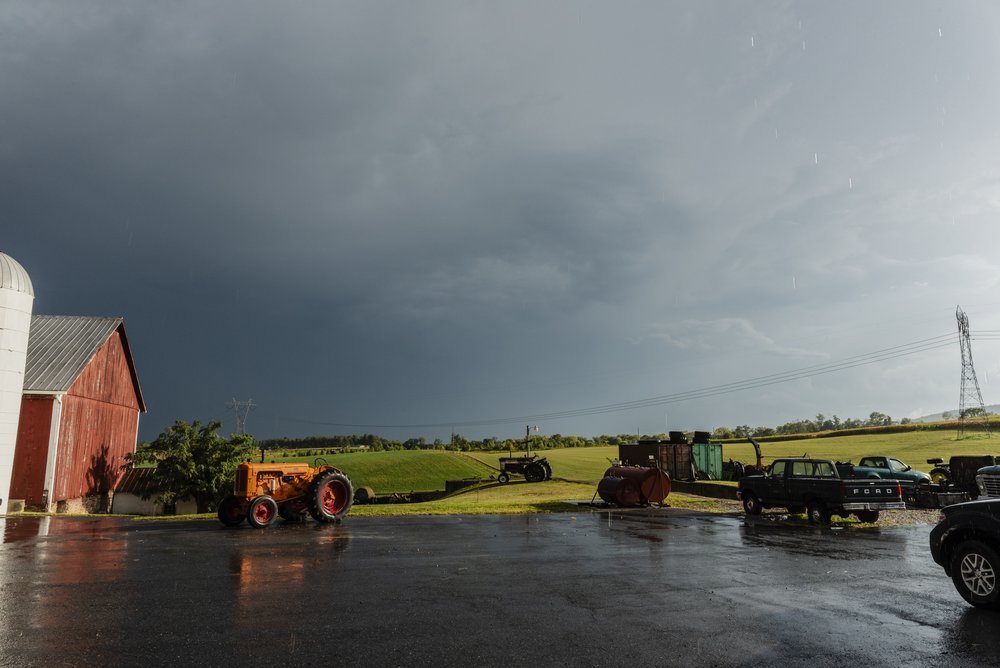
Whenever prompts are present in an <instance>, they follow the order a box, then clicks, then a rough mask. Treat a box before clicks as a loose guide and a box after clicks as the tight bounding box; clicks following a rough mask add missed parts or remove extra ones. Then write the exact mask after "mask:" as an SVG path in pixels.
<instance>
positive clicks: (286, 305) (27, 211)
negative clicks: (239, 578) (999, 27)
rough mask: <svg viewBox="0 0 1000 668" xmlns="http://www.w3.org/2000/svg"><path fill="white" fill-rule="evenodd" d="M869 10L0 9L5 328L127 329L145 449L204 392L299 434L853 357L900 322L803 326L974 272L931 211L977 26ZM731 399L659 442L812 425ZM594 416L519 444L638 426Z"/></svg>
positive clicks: (943, 294) (272, 431)
mask: <svg viewBox="0 0 1000 668" xmlns="http://www.w3.org/2000/svg"><path fill="white" fill-rule="evenodd" d="M901 7H903V5H898V6H896V5H892V6H888V7H884V8H883V7H876V8H870V7H868V6H867V5H864V4H854V3H847V4H846V5H844V6H842V7H838V8H837V9H832V8H823V7H817V6H813V5H810V4H799V3H771V4H766V5H754V6H747V7H734V6H732V5H731V4H729V3H719V4H715V3H690V4H681V5H676V4H675V5H670V6H667V5H663V4H661V3H648V4H637V5H634V6H632V7H631V8H630V9H629V10H628V11H624V10H622V9H620V8H616V7H612V6H610V5H600V4H579V3H566V4H544V5H537V4H531V3H524V4H519V3H507V4H504V5H500V6H489V5H475V4H467V3H444V2H440V3H439V2H434V3H421V4H419V5H411V4H405V3H398V4H381V3H378V4H376V3H346V2H345V3H298V4H296V5H294V6H291V7H290V6H284V5H276V4H267V3H212V4H200V3H171V4H168V5H163V4H155V5H153V4H148V5H141V4H129V5H121V4H117V3H99V2H91V3H69V2H67V3H23V4H9V5H7V6H6V7H5V8H4V9H3V10H2V13H0V31H2V37H3V39H2V40H0V59H2V68H0V91H2V93H3V94H2V95H0V119H2V121H3V124H4V128H5V132H4V133H3V136H2V138H0V183H2V184H3V185H2V186H0V187H2V193H3V202H4V208H3V216H4V218H5V220H7V221H10V223H9V224H7V225H5V230H4V237H3V246H4V249H5V250H7V251H8V252H9V253H10V254H11V255H12V256H14V257H15V258H17V259H18V260H19V261H20V262H21V263H22V264H23V265H24V266H25V267H26V268H27V269H28V271H29V272H30V273H31V275H32V278H33V280H34V282H35V285H36V290H37V292H38V297H37V304H36V312H47V313H81V314H121V315H124V316H125V317H126V324H127V327H128V328H129V333H130V336H131V337H132V338H133V340H134V341H133V345H134V348H135V350H136V353H137V355H138V357H139V364H140V373H141V378H142V380H143V384H144V389H145V390H146V394H147V397H148V398H149V400H150V401H149V403H150V405H151V407H152V412H151V414H150V416H148V418H146V419H145V420H144V425H143V429H144V433H145V434H146V435H150V434H149V433H148V432H153V433H155V431H156V430H158V429H160V428H161V427H162V426H163V425H164V424H166V423H168V422H170V421H171V420H173V419H175V418H186V419H192V418H195V417H203V418H208V417H215V416H217V415H223V414H224V413H225V410H224V408H223V406H224V403H225V401H226V399H228V398H230V397H231V396H233V395H241V396H253V397H254V398H255V399H256V400H257V401H258V403H259V404H260V406H261V408H260V409H259V412H258V418H257V419H258V420H259V421H260V423H259V426H260V430H261V432H262V434H263V435H280V434H284V433H308V432H313V431H317V430H319V431H322V430H323V429H324V428H323V427H322V426H321V425H313V426H310V425H308V424H304V423H296V422H292V421H290V418H303V419H306V420H312V421H314V422H322V421H336V420H341V421H351V422H365V423H376V424H391V423H415V422H419V423H423V422H439V421H446V420H450V419H456V420H457V419H471V418H492V417H497V416H511V415H521V414H524V413H528V412H538V411H539V410H558V409H567V408H577V407H580V406H588V405H594V404H600V403H610V402H614V401H622V400H628V399H632V398H636V397H642V396H654V395H659V394H663V393H665V392H667V391H677V390H684V389H689V388H691V387H696V386H702V385H706V384H710V383H711V382H725V381H727V380H732V379H733V378H738V377H745V376H752V375H755V374H756V373H759V371H760V365H761V364H763V365H774V364H791V365H794V364H796V363H800V362H801V361H802V360H803V359H815V358H823V357H824V356H825V357H827V358H832V357H836V356H837V355H838V354H852V353H856V352H859V350H860V351H864V350H868V349H870V348H871V349H873V348H877V347H879V345H880V343H879V342H880V341H881V340H882V339H890V340H892V341H893V342H895V340H896V338H897V337H905V336H908V333H907V332H906V331H905V328H903V331H900V330H899V329H898V328H893V329H892V330H891V331H885V332H881V333H880V334H879V337H878V341H879V342H875V341H874V340H873V339H872V338H869V339H868V340H857V341H853V342H852V343H851V345H852V346H856V347H853V348H845V349H839V348H838V347H837V346H835V345H832V344H831V342H830V340H829V337H819V338H816V327H817V326H818V325H817V323H824V322H829V320H830V318H832V317H833V318H835V319H838V320H839V319H840V317H842V316H840V315H836V316H833V315H831V313H837V314H842V313H850V314H851V315H850V317H851V318H854V319H856V320H857V321H858V322H862V323H871V322H872V321H875V320H877V319H878V318H879V317H881V315H882V314H884V313H885V311H886V306H885V305H886V303H893V304H897V305H898V306H899V308H900V309H901V311H902V312H904V313H905V312H907V309H910V308H913V306H912V305H913V304H918V303H919V304H927V303H930V302H933V303H934V304H935V305H945V304H950V303H951V302H952V301H955V300H956V294H957V293H958V292H960V286H961V285H962V284H963V283H964V284H966V285H968V280H964V281H963V278H965V279H971V280H974V281H975V283H976V284H977V285H984V286H988V285H993V284H994V283H995V281H996V278H997V276H998V273H1000V272H998V271H997V266H996V264H995V263H994V262H992V261H990V260H986V259H984V258H982V257H981V256H980V255H979V254H977V253H976V252H974V251H970V250H969V249H968V248H965V247H963V246H961V244H958V243H953V242H952V241H950V239H951V238H952V237H951V235H950V234H949V232H948V231H947V230H946V229H943V228H942V224H943V222H944V223H947V224H949V225H950V224H952V222H953V221H954V220H956V218H957V220H958V223H959V224H964V225H966V226H967V227H966V229H967V230H968V229H970V227H971V228H972V229H974V230H976V231H977V232H979V233H980V234H986V235H988V236H989V237H990V238H992V239H995V238H996V232H995V227H988V225H989V221H990V220H992V218H991V214H992V213H994V212H995V210H996V202H997V201H998V197H997V183H998V180H997V175H996V170H995V168H994V167H992V166H991V165H992V161H993V157H992V156H993V155H994V154H995V150H994V149H995V148H996V144H997V137H996V133H995V132H994V131H993V130H990V129H989V128H990V127H991V125H990V123H991V121H989V120H988V119H991V118H993V117H995V113H993V112H996V111H998V109H997V107H998V106H1000V100H998V97H997V94H996V91H995V90H993V91H992V92H986V93H984V91H983V86H981V85H980V84H979V81H980V80H981V79H982V78H983V77H987V76H989V75H988V72H985V71H984V70H983V69H982V68H981V66H980V65H979V63H984V62H991V56H994V55H996V48H995V46H994V45H993V44H992V42H991V41H990V40H989V39H987V36H988V35H989V34H990V32H989V30H988V28H987V27H988V26H989V25H991V24H995V22H996V16H995V13H994V12H993V11H992V10H990V9H989V8H988V7H983V6H978V5H977V6H972V7H969V8H967V9H966V10H963V11H955V12H949V13H948V15H946V16H942V15H940V13H938V12H937V11H936V10H935V9H934V7H935V6H933V5H929V4H922V3H918V4H917V5H916V6H913V7H911V5H909V4H907V5H905V7H906V8H907V11H905V12H903V13H902V14H903V16H902V18H901V17H900V13H899V12H898V11H896V10H897V9H900V8H901ZM983 26H987V27H983ZM953 35H954V37H952V36H953ZM946 37H947V38H950V39H946ZM973 100H975V104H973ZM942 110H944V111H942ZM984 132H985V133H986V134H985V135H984ZM949 308H953V305H952V306H950V307H949ZM942 313H944V315H945V318H944V322H943V325H942V326H943V327H948V326H949V324H948V321H947V313H946V310H942ZM936 330H937V328H936ZM933 333H934V334H937V333H939V332H938V331H934V332H933ZM699 338H700V339H701V343H700V345H699V344H697V343H695V342H697V341H698V339H699ZM678 341H686V342H692V343H691V345H689V346H687V347H686V348H685V349H684V350H682V351H680V352H679V349H678V347H677V346H675V345H672V344H671V342H673V343H676V342H678ZM727 342H728V343H727ZM845 345H846V344H845ZM695 350H713V351H715V352H713V353H712V354H710V355H709V354H706V355H705V356H704V357H703V356H701V355H695V354H694V353H693V352H692V351H695ZM723 353H725V354H723ZM737 353H738V354H737ZM761 360H763V361H761ZM681 371H682V372H683V373H681ZM942 387H943V385H942ZM791 394H793V395H794V394H795V393H794V392H792V393H791ZM834 395H835V393H834V392H831V395H830V396H834ZM883 395H884V391H883V390H879V391H877V392H875V395H873V396H876V397H880V396H883ZM942 396H943V395H942ZM785 400H788V397H787V396H786V399H785ZM793 400H794V401H798V397H793ZM828 400H830V399H829V397H827V396H824V397H823V401H828ZM924 400H925V398H919V397H907V398H905V399H901V400H900V401H899V404H898V406H900V407H906V410H910V408H909V407H910V406H912V405H915V404H917V403H918V402H921V401H924ZM940 400H941V399H939V398H937V397H935V398H930V399H926V401H927V402H929V403H930V404H931V405H930V406H929V408H933V409H934V410H939V409H940V408H941V407H940V406H936V405H933V404H934V402H935V401H940ZM740 401H745V404H743V407H742V408H739V407H737V406H738V402H733V404H731V405H730V407H729V408H727V413H726V414H727V415H732V418H731V419H730V418H729V417H723V416H722V415H720V413H719V411H717V410H715V409H714V408H712V407H711V406H708V407H693V408H691V409H690V410H689V413H688V415H689V416H690V418H689V419H690V420H691V421H692V422H691V423H690V424H689V425H678V426H714V425H709V424H705V422H704V421H712V422H720V423H721V422H724V421H745V420H749V419H750V418H746V417H741V416H742V415H746V414H756V413H760V412H763V413H765V414H767V415H771V414H775V413H778V414H780V418H775V419H776V420H777V419H783V418H789V419H790V418H792V417H797V415H796V414H794V411H799V410H805V411H807V414H808V412H809V411H811V410H812V408H810V407H809V402H810V401H812V399H809V398H806V399H804V400H802V401H801V403H800V404H795V405H792V406H787V405H782V406H781V407H780V408H775V407H774V406H775V404H772V405H771V407H768V406H767V405H762V404H761V403H759V402H756V400H755V399H754V398H745V399H741V400H740ZM775 401H778V403H780V401H779V400H775ZM863 401H865V400H859V403H862V402H863ZM871 401H873V402H874V401H876V399H871ZM875 408H879V409H882V410H890V411H897V412H898V411H899V410H902V408H899V407H896V408H892V407H888V406H883V405H879V406H872V409H875ZM822 410H824V411H825V412H827V413H832V412H833V411H834V410H835V407H825V408H822ZM843 410H846V409H842V412H843ZM852 410H853V407H852ZM789 411H791V412H793V414H791V415H787V414H786V413H787V412H789ZM641 419H642V420H647V421H652V423H651V424H650V425H649V426H648V428H646V430H647V431H652V430H656V429H660V428H662V427H663V424H662V422H663V416H662V414H661V413H660V412H659V411H653V412H652V413H649V414H644V415H643V416H642V417H641ZM765 419H770V418H765V417H761V419H760V421H764V420H765ZM604 420H605V421H603V422H602V421H598V420H593V421H589V422H587V421H578V422H572V423H565V424H561V425H559V426H558V427H554V428H553V429H552V430H556V429H558V430H561V431H563V432H567V433H591V432H593V431H609V432H613V431H618V430H624V431H632V430H633V429H634V428H635V425H634V423H635V422H637V421H640V420H638V419H636V416H634V415H626V416H620V417H614V416H612V417H610V418H604ZM695 421H697V424H695Z"/></svg>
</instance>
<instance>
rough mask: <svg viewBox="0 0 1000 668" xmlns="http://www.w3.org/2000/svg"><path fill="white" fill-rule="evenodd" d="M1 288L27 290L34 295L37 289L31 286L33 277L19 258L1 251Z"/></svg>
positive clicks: (18, 290) (26, 291)
mask: <svg viewBox="0 0 1000 668" xmlns="http://www.w3.org/2000/svg"><path fill="white" fill-rule="evenodd" d="M0 288H4V289H7V290H14V291H16V292H25V293H27V294H29V295H31V296H32V297H34V296H35V290H34V288H32V287H31V278H29V277H28V272H26V271H25V270H24V267H22V266H21V265H20V264H18V263H17V260H15V259H14V258H12V257H11V256H9V255H7V254H6V253H4V252H3V251H0Z"/></svg>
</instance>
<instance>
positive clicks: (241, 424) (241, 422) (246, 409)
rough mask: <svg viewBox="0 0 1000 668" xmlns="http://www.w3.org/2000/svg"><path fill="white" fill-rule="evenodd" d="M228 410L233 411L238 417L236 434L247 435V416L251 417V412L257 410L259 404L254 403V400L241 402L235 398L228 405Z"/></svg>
mask: <svg viewBox="0 0 1000 668" xmlns="http://www.w3.org/2000/svg"><path fill="white" fill-rule="evenodd" d="M226 408H228V409H229V410H231V411H233V413H234V414H235V415H236V433H237V434H245V433H246V430H247V416H248V415H250V411H252V410H253V409H255V408H257V404H255V403H254V402H253V399H247V400H246V401H240V400H239V399H236V398H235V397H234V398H233V399H230V400H229V402H228V403H227V404H226Z"/></svg>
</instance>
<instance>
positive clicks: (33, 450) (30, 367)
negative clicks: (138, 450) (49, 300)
mask: <svg viewBox="0 0 1000 668" xmlns="http://www.w3.org/2000/svg"><path fill="white" fill-rule="evenodd" d="M145 411H146V404H145V402H144V401H143V398H142V391H141V390H140V389H139V379H138V377H137V376H136V372H135V363H134V362H133V360H132V351H131V350H130V348H129V344H128V337H126V336H125V324H124V322H123V321H122V319H121V318H95V317H77V316H53V315H35V316H32V317H31V329H30V332H29V335H28V352H27V362H26V365H25V371H24V395H23V397H22V399H21V416H20V420H19V422H18V427H17V445H16V447H15V451H14V468H13V472H12V475H11V484H10V499H11V504H12V508H13V507H14V506H13V504H15V503H17V501H18V500H20V501H22V502H23V504H24V506H25V507H28V508H41V509H44V510H47V511H50V512H51V511H53V510H54V511H56V512H81V511H85V512H93V511H99V510H107V508H108V502H109V497H110V494H111V490H113V489H114V486H115V482H116V481H117V479H118V476H119V474H120V470H121V465H122V463H123V462H124V456H125V454H126V453H128V452H134V451H135V447H136V438H137V435H138V430H139V413H144V412H145Z"/></svg>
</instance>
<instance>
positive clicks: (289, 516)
mask: <svg viewBox="0 0 1000 668" xmlns="http://www.w3.org/2000/svg"><path fill="white" fill-rule="evenodd" d="M353 503H354V488H353V486H352V485H351V481H350V479H349V478H348V477H347V476H346V475H345V474H344V472H343V471H341V470H340V469H337V468H334V467H333V466H328V465H326V464H323V465H320V466H317V467H316V468H313V467H311V466H309V465H308V464H305V463H284V462H271V463H268V464H265V463H263V462H261V463H251V462H244V463H242V464H240V465H239V466H238V467H236V475H235V479H234V481H233V493H232V494H230V495H229V496H227V497H226V498H224V499H223V500H222V502H221V503H219V521H221V522H222V523H223V524H225V525H226V526H230V527H234V526H239V525H240V524H242V523H243V521H244V520H246V521H247V523H249V524H250V526H252V527H255V528H258V529H262V528H264V527H266V526H268V525H270V524H272V523H273V522H274V521H275V520H276V519H277V518H278V517H281V518H282V519H283V520H285V521H286V522H301V521H303V520H305V519H306V518H307V517H310V516H311V517H312V518H313V519H314V520H316V521H317V522H339V521H340V520H341V519H343V517H344V516H345V515H347V513H348V511H350V509H351V505H352V504H353Z"/></svg>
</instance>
